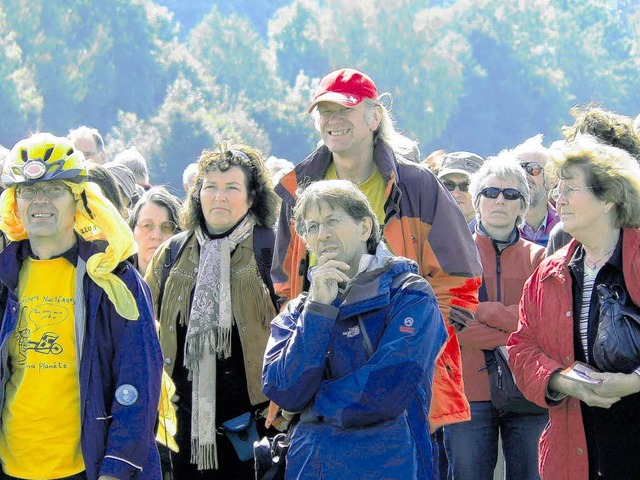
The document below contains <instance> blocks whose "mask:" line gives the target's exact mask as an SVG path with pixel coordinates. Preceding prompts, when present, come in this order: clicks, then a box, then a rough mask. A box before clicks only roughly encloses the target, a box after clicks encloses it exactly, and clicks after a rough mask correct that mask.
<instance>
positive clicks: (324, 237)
mask: <svg viewBox="0 0 640 480" xmlns="http://www.w3.org/2000/svg"><path fill="white" fill-rule="evenodd" d="M304 221H305V225H306V227H307V229H309V230H310V232H309V233H307V234H306V235H305V236H304V239H305V241H306V242H307V245H308V247H309V250H311V252H312V253H313V254H314V255H315V256H316V257H317V258H318V262H319V263H320V261H327V260H339V261H341V262H344V263H346V264H348V265H349V266H351V268H352V269H355V270H357V268H358V265H359V263H360V257H361V256H362V254H363V253H366V252H367V247H366V242H367V239H368V238H369V236H370V235H371V228H372V226H371V223H372V222H371V219H369V218H366V219H364V220H361V221H357V220H354V219H353V218H352V217H351V216H350V215H349V214H348V213H347V212H345V211H344V210H342V209H341V208H332V207H331V206H330V205H329V204H327V203H325V202H320V204H319V205H313V206H311V207H310V208H309V210H308V211H307V212H306V214H305V218H304ZM311 231H313V232H311Z"/></svg>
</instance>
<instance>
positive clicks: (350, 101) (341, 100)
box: [307, 92, 365, 113]
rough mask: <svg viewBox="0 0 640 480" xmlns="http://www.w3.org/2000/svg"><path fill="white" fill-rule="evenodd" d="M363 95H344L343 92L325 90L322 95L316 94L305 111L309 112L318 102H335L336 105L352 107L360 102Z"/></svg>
mask: <svg viewBox="0 0 640 480" xmlns="http://www.w3.org/2000/svg"><path fill="white" fill-rule="evenodd" d="M364 98H365V97H363V96H360V95H353V94H349V95H345V94H344V93H339V92H325V93H323V94H322V95H320V96H318V97H317V98H316V99H315V100H314V101H313V102H312V103H311V105H309V108H308V109H307V112H309V113H311V111H312V110H313V109H314V108H315V107H316V105H318V104H319V103H320V102H332V103H337V104H338V105H342V106H343V107H349V108H354V107H357V106H358V105H360V103H362V100H364Z"/></svg>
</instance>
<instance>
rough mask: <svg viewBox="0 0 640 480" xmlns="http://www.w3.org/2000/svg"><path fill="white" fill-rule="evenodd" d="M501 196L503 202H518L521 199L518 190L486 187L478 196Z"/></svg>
mask: <svg viewBox="0 0 640 480" xmlns="http://www.w3.org/2000/svg"><path fill="white" fill-rule="evenodd" d="M500 194H502V196H503V197H504V199H505V200H519V199H521V198H523V196H522V194H521V193H520V191H519V190H516V189H515V188H503V189H501V188H497V187H487V188H483V189H482V190H480V195H482V196H483V197H487V198H498V195H500Z"/></svg>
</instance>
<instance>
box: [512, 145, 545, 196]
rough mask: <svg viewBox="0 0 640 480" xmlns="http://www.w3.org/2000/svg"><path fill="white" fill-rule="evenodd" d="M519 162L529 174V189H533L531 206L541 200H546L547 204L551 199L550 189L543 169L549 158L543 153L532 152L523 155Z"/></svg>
mask: <svg viewBox="0 0 640 480" xmlns="http://www.w3.org/2000/svg"><path fill="white" fill-rule="evenodd" d="M519 162H520V166H522V168H524V170H525V172H526V174H527V180H528V183H529V189H530V191H531V194H530V199H529V208H535V207H537V206H538V205H540V203H541V202H544V204H545V205H546V203H547V201H548V199H549V191H548V190H547V186H546V182H545V176H544V170H543V169H544V166H545V164H546V163H547V159H546V158H545V156H544V155H543V154H537V153H530V154H526V155H521V156H520V158H519ZM536 173H537V175H536Z"/></svg>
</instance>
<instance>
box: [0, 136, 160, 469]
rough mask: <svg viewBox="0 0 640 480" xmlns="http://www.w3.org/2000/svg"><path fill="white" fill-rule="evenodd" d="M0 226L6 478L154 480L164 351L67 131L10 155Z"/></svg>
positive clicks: (1, 425) (129, 239)
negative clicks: (3, 243)
mask: <svg viewBox="0 0 640 480" xmlns="http://www.w3.org/2000/svg"><path fill="white" fill-rule="evenodd" d="M2 181H3V182H4V183H5V184H6V185H7V186H8V187H9V188H8V189H7V190H6V191H5V192H4V193H3V194H2V197H0V218H1V220H0V228H1V229H2V231H3V232H4V233H5V234H6V235H7V237H8V238H9V239H10V240H11V241H12V243H10V244H9V245H8V246H7V247H6V248H5V249H4V250H3V251H2V253H0V281H1V283H0V308H1V309H2V310H3V311H4V315H3V318H2V324H1V325H0V358H2V360H1V363H0V379H1V381H2V388H0V462H1V466H2V471H1V472H0V478H2V479H13V478H20V479H73V480H76V479H77V480H81V479H88V480H97V479H100V480H110V479H121V480H124V479H129V478H133V479H160V477H161V473H160V466H159V458H158V451H157V449H156V447H155V441H154V434H153V428H154V424H155V420H156V414H157V408H158V399H159V393H160V381H161V373H162V355H161V352H160V345H159V341H158V337H157V334H156V331H155V325H154V319H153V314H152V312H153V309H152V307H151V300H150V294H149V290H148V287H147V286H146V284H144V282H143V281H142V279H141V277H140V276H139V274H138V273H137V272H136V269H135V268H133V267H132V266H131V264H129V263H127V262H125V261H124V260H125V259H126V258H128V257H129V256H130V255H131V254H132V253H133V252H134V250H135V249H134V245H135V243H134V240H133V235H132V233H131V231H130V229H129V228H128V227H127V225H126V223H125V222H124V220H123V219H122V217H121V216H120V215H119V214H118V212H117V211H116V209H115V207H113V205H112V204H111V203H110V202H109V201H108V200H106V199H105V197H103V196H102V193H101V192H100V189H99V188H98V187H97V186H96V185H94V184H92V183H88V182H86V168H85V159H84V156H83V155H82V153H81V152H79V151H77V150H76V149H75V148H74V146H73V144H72V143H71V141H70V140H68V139H66V138H61V137H55V136H53V135H51V134H46V133H39V134H35V135H33V136H32V137H30V138H28V139H25V140H22V141H20V142H18V143H17V144H16V145H15V147H14V148H13V149H12V151H11V154H10V156H9V158H8V159H7V161H6V163H5V166H4V170H3V175H2Z"/></svg>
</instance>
